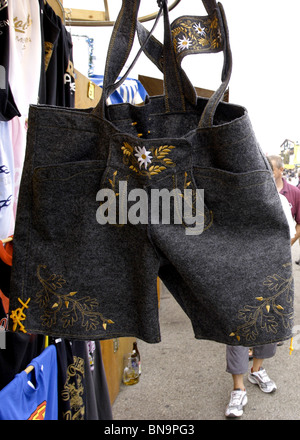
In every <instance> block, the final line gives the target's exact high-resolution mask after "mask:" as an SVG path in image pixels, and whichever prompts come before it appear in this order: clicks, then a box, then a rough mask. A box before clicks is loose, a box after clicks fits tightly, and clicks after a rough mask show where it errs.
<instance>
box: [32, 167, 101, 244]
mask: <svg viewBox="0 0 300 440" xmlns="http://www.w3.org/2000/svg"><path fill="white" fill-rule="evenodd" d="M104 169H105V162H102V161H86V162H76V163H73V162H72V163H64V164H59V165H53V166H46V167H38V168H35V170H34V173H33V179H32V185H33V207H32V223H33V229H34V230H35V232H37V233H38V234H39V235H41V236H42V237H43V239H45V240H50V239H57V240H64V239H67V238H68V237H69V236H70V235H72V236H73V237H74V234H76V238H78V239H79V237H80V234H84V233H87V232H88V230H89V229H90V228H93V226H94V227H96V211H97V206H98V204H97V201H96V194H97V191H98V190H99V189H100V184H101V178H102V175H103V172H104ZM84 231H85V232H84ZM70 232H72V234H70Z"/></svg>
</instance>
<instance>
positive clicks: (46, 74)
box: [39, 3, 75, 107]
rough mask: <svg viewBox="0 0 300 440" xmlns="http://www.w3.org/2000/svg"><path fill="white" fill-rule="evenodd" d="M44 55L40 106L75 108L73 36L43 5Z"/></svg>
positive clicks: (53, 13) (47, 6)
mask: <svg viewBox="0 0 300 440" xmlns="http://www.w3.org/2000/svg"><path fill="white" fill-rule="evenodd" d="M41 8H42V11H43V14H42V19H41V34H42V46H43V49H44V53H43V55H42V60H43V61H42V72H41V84H40V91H39V103H40V104H48V105H57V106H63V107H74V104H75V73H74V66H73V43H72V37H71V34H70V33H69V32H68V31H67V29H66V28H65V26H64V25H63V23H62V21H61V19H60V17H58V16H57V15H56V14H55V12H54V11H53V9H52V8H51V6H49V5H48V3H46V4H42V5H41Z"/></svg>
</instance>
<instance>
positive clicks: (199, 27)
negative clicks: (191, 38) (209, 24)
mask: <svg viewBox="0 0 300 440" xmlns="http://www.w3.org/2000/svg"><path fill="white" fill-rule="evenodd" d="M193 28H194V29H195V31H196V32H197V34H199V35H201V37H205V28H204V27H202V25H201V22H200V21H199V23H194V24H193Z"/></svg>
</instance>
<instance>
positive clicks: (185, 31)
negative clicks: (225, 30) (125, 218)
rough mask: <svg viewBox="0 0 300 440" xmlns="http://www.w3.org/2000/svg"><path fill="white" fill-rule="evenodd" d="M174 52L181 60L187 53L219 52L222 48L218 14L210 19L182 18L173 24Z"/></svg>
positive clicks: (214, 14) (209, 17)
mask: <svg viewBox="0 0 300 440" xmlns="http://www.w3.org/2000/svg"><path fill="white" fill-rule="evenodd" d="M172 37H173V44H174V50H175V52H176V54H177V56H178V57H179V58H182V57H183V56H184V55H186V54H187V53H189V52H191V53H199V52H209V51H215V52H218V51H219V50H220V49H221V48H222V37H221V32H220V26H219V20H218V16H217V13H216V12H214V13H213V14H212V15H210V16H208V17H180V18H178V19H177V20H175V21H174V22H173V24H172Z"/></svg>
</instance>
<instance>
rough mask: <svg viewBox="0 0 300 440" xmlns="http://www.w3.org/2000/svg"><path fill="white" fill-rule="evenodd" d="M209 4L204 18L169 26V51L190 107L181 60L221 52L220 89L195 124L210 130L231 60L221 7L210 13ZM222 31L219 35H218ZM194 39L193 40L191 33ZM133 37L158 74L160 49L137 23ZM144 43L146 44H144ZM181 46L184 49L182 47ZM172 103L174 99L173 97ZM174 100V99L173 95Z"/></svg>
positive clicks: (180, 20)
mask: <svg viewBox="0 0 300 440" xmlns="http://www.w3.org/2000/svg"><path fill="white" fill-rule="evenodd" d="M207 3H210V7H209V6H208V5H206V7H207V10H208V11H212V12H211V13H210V15H209V16H207V17H203V16H201V17H198V16H193V17H192V16H185V17H180V18H178V19H176V20H175V21H174V22H173V23H172V25H171V31H172V34H173V41H172V42H173V48H174V50H175V53H176V60H177V64H178V71H179V75H180V77H181V81H182V84H183V90H184V95H185V98H186V99H187V100H188V101H189V102H190V103H192V104H196V99H197V96H196V91H195V89H194V87H193V85H192V84H191V82H190V80H189V79H188V77H187V75H186V73H185V72H184V70H183V69H182V67H181V62H182V60H183V58H184V57H185V56H187V55H190V54H201V53H217V52H220V51H223V52H224V63H223V70H222V76H221V81H222V83H221V85H220V87H219V88H218V90H217V91H216V92H215V93H214V94H213V96H212V97H211V99H210V100H209V102H208V104H207V106H206V108H205V111H204V112H203V114H202V117H201V120H200V122H199V126H200V127H205V126H211V125H212V124H213V117H214V113H215V110H216V107H217V105H218V104H219V102H220V101H221V100H222V99H223V96H224V93H225V92H226V89H227V87H228V84H229V81H230V76H231V70H232V56H231V50H230V45H229V34H228V27H227V22H226V17H225V13H224V10H223V7H222V5H221V4H220V3H219V4H218V8H217V9H212V8H213V4H212V3H214V4H215V2H207ZM220 29H222V32H220ZM194 31H196V32H197V34H198V35H197V36H198V38H195V32H194ZM137 33H138V38H139V41H140V44H141V45H142V46H143V47H144V52H145V54H146V55H147V57H148V58H149V59H150V60H151V61H152V62H153V63H154V64H155V65H156V66H157V67H158V69H159V70H161V71H162V72H163V71H164V69H163V64H164V48H163V45H162V44H161V43H160V42H159V41H158V40H157V39H156V38H155V37H154V36H153V35H152V36H151V38H149V32H148V30H147V29H145V27H144V26H143V25H142V24H141V23H139V22H138V24H137ZM146 39H147V41H148V43H147V44H145V42H146ZM184 43H185V45H184ZM175 99H176V96H175ZM177 99H178V95H177Z"/></svg>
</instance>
